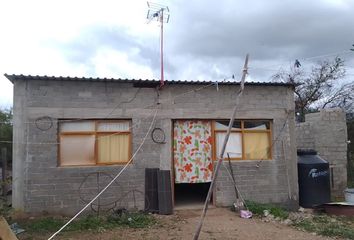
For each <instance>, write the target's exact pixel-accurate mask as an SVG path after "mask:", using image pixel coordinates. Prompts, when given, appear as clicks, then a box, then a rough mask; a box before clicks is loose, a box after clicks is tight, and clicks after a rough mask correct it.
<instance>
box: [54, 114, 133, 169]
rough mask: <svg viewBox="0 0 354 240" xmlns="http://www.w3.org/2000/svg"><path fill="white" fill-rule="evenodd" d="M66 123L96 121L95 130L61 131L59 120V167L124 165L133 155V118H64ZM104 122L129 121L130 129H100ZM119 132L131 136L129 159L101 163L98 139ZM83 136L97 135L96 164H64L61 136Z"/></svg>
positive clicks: (95, 147) (95, 146)
mask: <svg viewBox="0 0 354 240" xmlns="http://www.w3.org/2000/svg"><path fill="white" fill-rule="evenodd" d="M62 121H63V122H64V123H65V121H68V122H70V121H72V122H80V121H92V122H94V125H95V130H94V131H76V132H61V130H60V121H59V126H58V141H59V147H58V164H59V167H80V166H85V167H86V166H107V165H123V164H126V163H127V162H129V160H130V159H131V156H132V131H131V126H132V120H131V119H117V120H115V119H109V120H103V119H80V120H75V119H72V120H69V119H65V120H62ZM100 122H102V123H109V122H113V123H117V122H129V130H128V131H98V124H99V123H100ZM119 134H124V135H128V136H129V140H128V141H129V143H128V147H129V149H128V160H127V161H124V162H111V163H99V162H98V139H99V138H100V137H102V136H110V135H119ZM70 135H71V136H83V135H92V136H94V137H95V144H94V159H95V164H83V165H81V164H78V165H62V163H61V156H60V148H61V144H60V141H61V136H70Z"/></svg>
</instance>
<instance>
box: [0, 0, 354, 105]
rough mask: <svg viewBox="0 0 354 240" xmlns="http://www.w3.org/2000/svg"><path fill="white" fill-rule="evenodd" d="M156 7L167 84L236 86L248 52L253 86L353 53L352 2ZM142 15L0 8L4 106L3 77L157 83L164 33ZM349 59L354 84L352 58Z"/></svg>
mask: <svg viewBox="0 0 354 240" xmlns="http://www.w3.org/2000/svg"><path fill="white" fill-rule="evenodd" d="M159 2H161V1H159ZM162 3H163V4H166V5H169V7H170V10H171V19H170V22H169V23H168V24H166V25H165V77H166V79H197V80H222V79H224V78H229V77H230V76H231V75H232V74H234V75H235V77H236V78H239V77H240V75H241V68H242V65H243V59H244V56H245V54H246V53H250V54H251V56H250V63H249V65H250V75H249V79H250V80H256V81H267V80H269V78H270V76H271V75H272V74H274V73H275V72H276V71H277V70H278V69H279V68H280V67H288V66H289V65H290V64H291V62H292V61H294V59H298V58H300V59H301V58H304V57H312V56H316V55H322V54H326V53H332V52H339V51H342V50H345V49H349V48H350V47H351V44H354V42H353V41H354V40H353V39H354V32H353V31H351V29H352V23H353V22H354V15H353V12H354V2H353V1H351V0H323V1H311V2H309V1H305V0H299V1H296V2H294V1H290V0H284V1H280V2H279V1H267V2H264V1H263V0H258V1H257V0H256V1H252V2H245V1H231V0H222V1H217V2H215V1H210V0H209V1H206V0H203V1H201V0H195V1H187V0H180V1H170V0H166V1H162ZM146 12H147V5H146V1H145V0H123V1H116V0H102V1H96V0H86V1H84V0H75V1H72V0H60V1H59V0H53V1H48V0H31V1H26V0H23V1H20V0H12V1H1V2H0V31H1V33H2V35H1V37H0V106H2V105H8V104H10V103H11V102H12V85H11V83H10V82H9V81H8V80H7V79H6V78H4V77H3V76H2V75H3V74H4V73H9V74H12V73H16V74H35V75H37V74H38V75H45V74H46V75H63V76H68V75H70V76H92V77H97V76H98V77H122V78H144V79H145V78H159V54H158V52H159V33H160V32H159V28H158V24H157V23H156V22H151V23H150V24H146V22H147V20H146ZM345 57H346V60H347V72H348V73H350V74H352V75H353V72H354V65H353V61H354V53H352V54H347V55H346V56H345ZM317 60H319V59H312V60H311V61H317ZM311 61H310V62H306V63H307V64H311ZM262 68H263V69H262Z"/></svg>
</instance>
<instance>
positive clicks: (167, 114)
mask: <svg viewBox="0 0 354 240" xmlns="http://www.w3.org/2000/svg"><path fill="white" fill-rule="evenodd" d="M237 91H238V86H220V85H219V90H217V88H216V87H215V86H209V87H205V88H202V89H200V85H166V86H165V87H164V89H163V90H162V91H161V92H160V100H159V102H160V104H159V105H157V104H156V103H157V93H156V90H155V89H152V88H135V87H133V85H132V84H130V83H115V82H108V81H107V82H98V81H97V82H95V81H89V82H86V81H59V80H51V81H42V80H29V81H24V80H16V81H15V82H14V142H15V143H16V144H15V145H14V165H13V176H14V183H13V207H14V208H15V209H20V210H24V211H26V212H41V211H47V212H51V213H61V214H73V213H75V212H77V211H78V210H80V208H81V207H82V206H83V205H84V203H85V200H86V201H87V200H88V198H89V196H92V195H93V194H94V193H95V192H97V175H98V172H100V177H101V180H100V182H101V185H100V187H101V188H102V186H103V185H104V183H106V182H108V181H109V179H110V178H111V177H112V176H114V175H115V174H116V173H117V172H119V171H120V170H121V169H122V166H117V165H116V166H88V167H60V166H58V144H57V142H58V122H57V119H71V118H80V119H82V118H83V119H85V118H95V119H96V118H121V119H132V123H133V129H132V139H133V146H132V148H133V152H135V150H136V149H137V148H138V146H139V144H140V143H141V142H142V140H143V138H144V136H145V134H146V132H147V130H148V128H149V125H150V122H151V120H152V115H153V113H154V111H155V110H154V109H155V108H156V107H158V108H159V111H158V115H157V117H156V123H155V124H154V127H159V128H162V129H163V130H164V132H165V134H166V143H165V144H157V143H154V142H153V141H152V139H151V137H150V135H149V136H148V138H147V140H146V142H145V143H144V145H143V147H142V149H141V150H140V151H139V152H138V153H137V155H136V157H135V159H134V160H133V162H132V164H130V165H129V166H128V168H127V169H126V171H125V172H124V173H123V174H122V175H121V177H119V178H118V180H117V182H116V183H115V184H113V186H112V187H111V188H109V189H108V191H107V192H106V193H105V194H104V197H103V198H101V201H104V202H106V203H107V202H110V201H116V200H117V199H119V201H118V202H117V205H118V206H122V207H133V205H137V206H138V207H139V208H142V207H143V205H144V197H143V193H144V169H145V168H147V167H149V168H152V167H157V168H161V169H165V170H172V152H171V150H172V149H171V144H172V143H171V142H172V141H171V140H172V127H173V119H228V118H229V117H230V116H231V112H232V109H233V107H234V104H235V99H236V95H237ZM43 116H50V117H51V118H52V120H53V126H52V127H51V128H50V129H48V130H44V131H43V130H41V129H39V128H38V127H37V126H36V120H38V118H41V117H43ZM236 118H238V119H271V120H272V121H273V129H272V130H273V131H272V138H273V146H272V152H273V159H272V160H265V161H238V162H233V163H232V166H233V169H234V172H235V175H236V181H237V184H238V187H239V189H240V191H241V194H242V197H243V198H245V199H251V200H255V201H260V202H273V203H282V204H284V205H291V206H296V205H297V204H298V201H297V196H298V185H297V167H296V152H295V133H294V129H295V122H294V101H293V90H292V89H291V88H290V87H286V86H246V87H245V91H244V94H243V96H242V98H241V100H240V103H239V108H238V111H237V116H236ZM226 166H227V164H226ZM95 176H96V177H95ZM172 179H173V178H172ZM132 190H136V192H135V193H136V194H132V193H131V192H130V191H132ZM133 195H134V196H133ZM134 197H135V201H133V199H134ZM214 199H215V202H216V204H217V205H221V206H228V205H231V204H232V203H233V202H234V201H235V193H234V188H233V185H232V182H231V178H230V176H229V175H228V174H227V171H226V170H225V168H222V169H221V173H220V175H219V178H218V181H217V184H216V192H215V194H214Z"/></svg>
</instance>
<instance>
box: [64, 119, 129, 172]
mask: <svg viewBox="0 0 354 240" xmlns="http://www.w3.org/2000/svg"><path fill="white" fill-rule="evenodd" d="M130 125H131V121H130V120H82V121H81V120H61V122H60V124H59V143H60V145H59V165H60V166H80V165H105V164H120V163H126V162H128V161H129V159H130V156H131V131H130Z"/></svg>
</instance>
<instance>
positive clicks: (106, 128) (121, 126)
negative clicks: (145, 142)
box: [97, 121, 129, 132]
mask: <svg viewBox="0 0 354 240" xmlns="http://www.w3.org/2000/svg"><path fill="white" fill-rule="evenodd" d="M97 130H98V131H99V132H119V131H129V121H119V122H109V121H107V122H99V123H98V127H97Z"/></svg>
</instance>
